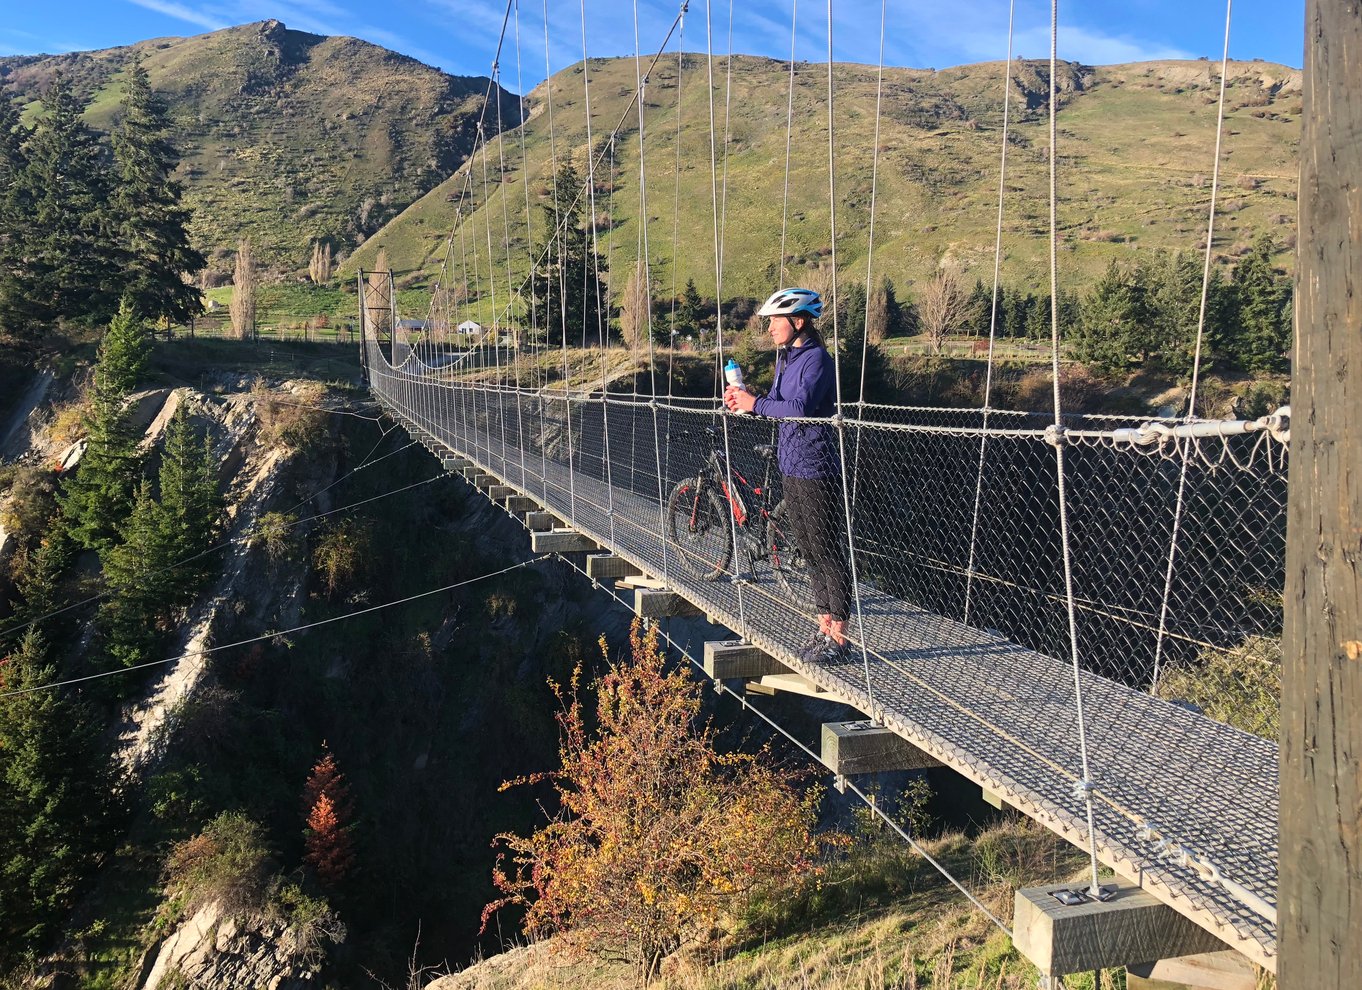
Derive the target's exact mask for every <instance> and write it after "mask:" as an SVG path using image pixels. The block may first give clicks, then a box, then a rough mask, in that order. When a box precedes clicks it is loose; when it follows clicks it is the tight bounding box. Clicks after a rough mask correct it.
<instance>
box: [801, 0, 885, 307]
mask: <svg viewBox="0 0 1362 990" xmlns="http://www.w3.org/2000/svg"><path fill="white" fill-rule="evenodd" d="M798 19H799V0H791V2H790V88H789V94H788V95H787V96H786V98H785V186H784V191H783V193H782V194H781V201H780V202H781V205H780V257H779V258H777V259H776V263H777V264H778V265H779V266H780V287H781V288H784V286H785V235H786V232H787V231H788V230H789V227H790V145H791V141H792V138H793V136H794V81H795V39H796V38H797V37H798V35H797V34H796V33H795V25H796V23H797V22H798ZM876 126H879V125H878V119H877V122H876Z"/></svg>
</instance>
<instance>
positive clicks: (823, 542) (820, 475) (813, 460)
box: [724, 289, 851, 662]
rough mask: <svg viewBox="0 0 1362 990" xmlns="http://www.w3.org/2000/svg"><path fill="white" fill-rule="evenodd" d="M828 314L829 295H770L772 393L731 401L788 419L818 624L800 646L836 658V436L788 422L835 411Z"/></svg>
mask: <svg viewBox="0 0 1362 990" xmlns="http://www.w3.org/2000/svg"><path fill="white" fill-rule="evenodd" d="M822 313H823V301H822V299H820V298H819V296H818V293H817V292H814V291H813V290H812V289H781V290H780V291H779V292H777V293H776V294H775V295H773V296H771V298H770V299H767V300H766V302H764V303H763V304H762V307H761V309H759V310H757V315H758V316H765V317H769V318H770V322H769V323H768V324H767V328H766V329H767V331H768V332H769V333H770V334H771V341H772V343H774V344H775V346H776V378H775V383H774V384H773V385H772V386H771V394H770V395H767V396H763V397H762V398H757V397H756V396H755V395H752V394H751V393H750V392H747V391H744V390H743V389H741V388H739V387H736V386H729V387H728V388H726V389H725V390H724V404H725V405H726V406H728V408H729V409H731V410H733V411H734V412H745V413H755V414H756V415H758V416H769V417H771V418H772V419H781V420H786V422H782V423H781V424H780V431H779V447H778V453H777V462H778V464H779V466H780V473H781V476H782V479H783V482H784V489H785V505H786V508H787V511H788V512H789V517H790V527H791V528H792V529H793V530H794V538H795V543H796V544H797V545H798V546H799V548H800V549H801V550H803V552H804V556H805V558H806V559H807V561H808V565H809V579H810V581H811V583H812V584H813V599H814V608H815V609H816V610H817V612H818V630H817V632H815V633H814V634H813V635H812V636H810V637H809V640H808V642H807V643H805V644H804V647H803V651H802V653H801V656H802V657H803V658H804V659H805V660H807V661H810V662H813V661H816V660H820V659H835V658H836V657H837V656H839V655H840V654H841V652H842V651H843V650H844V649H845V648H846V642H847V640H846V623H847V617H848V615H850V611H851V573H850V570H849V569H848V567H847V558H846V537H845V531H844V528H843V526H842V515H843V514H842V490H841V485H842V461H841V457H840V456H839V455H838V452H837V436H836V434H835V433H834V431H833V429H832V427H830V426H828V425H827V424H826V423H806V422H790V421H789V420H793V419H804V418H824V417H828V416H831V415H832V414H833V413H834V412H835V411H836V405H837V402H836V395H837V388H836V379H835V376H836V371H835V367H834V365H833V361H832V355H830V354H829V353H828V351H827V348H826V347H824V346H823V342H822V340H820V339H819V337H818V331H817V330H816V329H815V328H814V325H813V323H814V320H816V319H818V317H819V316H821V315H822Z"/></svg>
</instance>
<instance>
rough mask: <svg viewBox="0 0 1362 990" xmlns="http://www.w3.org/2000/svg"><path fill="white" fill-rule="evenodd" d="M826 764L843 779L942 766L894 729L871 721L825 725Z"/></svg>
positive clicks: (824, 748) (824, 749)
mask: <svg viewBox="0 0 1362 990" xmlns="http://www.w3.org/2000/svg"><path fill="white" fill-rule="evenodd" d="M822 757H823V762H824V763H825V764H827V766H828V767H829V768H831V770H832V772H833V773H835V774H837V775H838V776H840V777H849V776H851V775H852V774H856V773H881V772H883V771H886V770H925V769H927V768H929V767H939V766H941V761H940V760H937V759H935V758H933V757H931V756H928V755H927V754H926V753H924V752H923V751H922V750H920V749H918V748H917V747H916V746H914V745H913V744H912V743H910V742H909V741H908V740H907V739H904V738H903V737H902V736H900V735H898V734H897V733H895V732H894V731H893V730H891V729H886V728H885V727H884V726H882V725H876V724H875V723H874V722H870V721H857V722H824V723H823V745H822Z"/></svg>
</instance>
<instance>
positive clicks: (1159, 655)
mask: <svg viewBox="0 0 1362 990" xmlns="http://www.w3.org/2000/svg"><path fill="white" fill-rule="evenodd" d="M1233 6H1234V0H1225V44H1224V48H1223V50H1222V53H1221V56H1220V99H1219V102H1218V104H1217V107H1216V117H1215V161H1214V163H1213V164H1212V166H1211V205H1210V208H1209V210H1208V211H1207V217H1206V256H1205V260H1204V261H1203V262H1202V266H1201V301H1200V304H1199V306H1198V309H1197V319H1196V347H1195V349H1194V350H1193V353H1192V383H1191V387H1190V388H1189V389H1188V391H1187V415H1186V417H1185V421H1186V422H1188V423H1190V422H1192V421H1193V420H1194V419H1195V418H1196V393H1197V384H1198V382H1199V379H1200V375H1201V346H1202V341H1203V340H1204V338H1205V333H1206V301H1207V297H1208V296H1209V294H1210V286H1211V257H1212V245H1213V243H1214V241H1215V208H1216V200H1217V196H1218V195H1219V192H1220V142H1221V140H1222V137H1223V135H1224V131H1225V81H1226V79H1227V78H1228V77H1229V69H1230V13H1231V11H1232V9H1233ZM1190 463H1191V456H1190V452H1189V454H1188V455H1187V456H1184V457H1183V460H1182V467H1181V470H1179V472H1178V494H1177V499H1176V501H1175V502H1174V505H1173V525H1172V531H1171V533H1170V534H1169V538H1168V567H1167V569H1166V570H1165V571H1164V576H1163V597H1162V600H1161V602H1160V604H1159V634H1158V638H1157V639H1156V640H1155V642H1154V673H1153V676H1152V677H1151V679H1150V681H1149V693H1150V694H1157V693H1158V690H1159V674H1160V673H1161V668H1162V663H1163V648H1164V641H1165V637H1166V636H1167V632H1168V612H1169V604H1170V602H1171V601H1172V595H1173V573H1174V569H1175V567H1176V565H1177V555H1178V536H1179V534H1180V533H1181V530H1182V512H1183V506H1184V502H1185V499H1186V495H1187V468H1188V465H1189V464H1190Z"/></svg>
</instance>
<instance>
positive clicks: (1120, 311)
mask: <svg viewBox="0 0 1362 990" xmlns="http://www.w3.org/2000/svg"><path fill="white" fill-rule="evenodd" d="M1047 303H1048V300H1047ZM1046 316H1047V318H1048V316H1049V307H1048V305H1047V306H1046ZM1150 323H1151V320H1150V313H1149V304H1148V300H1147V293H1146V287H1145V285H1144V283H1143V282H1142V281H1141V280H1140V278H1139V274H1138V272H1137V271H1129V270H1127V269H1125V268H1123V267H1122V266H1121V265H1119V264H1117V263H1116V262H1115V261H1113V262H1111V263H1110V264H1109V265H1108V266H1107V270H1106V271H1105V272H1104V273H1103V274H1102V277H1101V278H1100V279H1099V280H1098V282H1097V284H1096V285H1095V286H1093V289H1092V291H1091V292H1089V293H1088V295H1087V296H1086V297H1085V298H1084V299H1083V302H1082V305H1081V307H1080V309H1079V318H1078V325H1077V327H1075V328H1074V329H1075V333H1074V355H1075V357H1077V358H1078V360H1080V361H1085V362H1087V363H1089V364H1093V365H1096V366H1097V367H1100V368H1105V369H1109V370H1119V369H1125V368H1129V367H1131V366H1132V365H1133V364H1134V363H1135V362H1136V361H1137V360H1143V359H1144V358H1145V357H1146V356H1147V355H1148V354H1149V352H1150V351H1151V349H1152V346H1151V344H1152V339H1151V336H1150Z"/></svg>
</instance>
